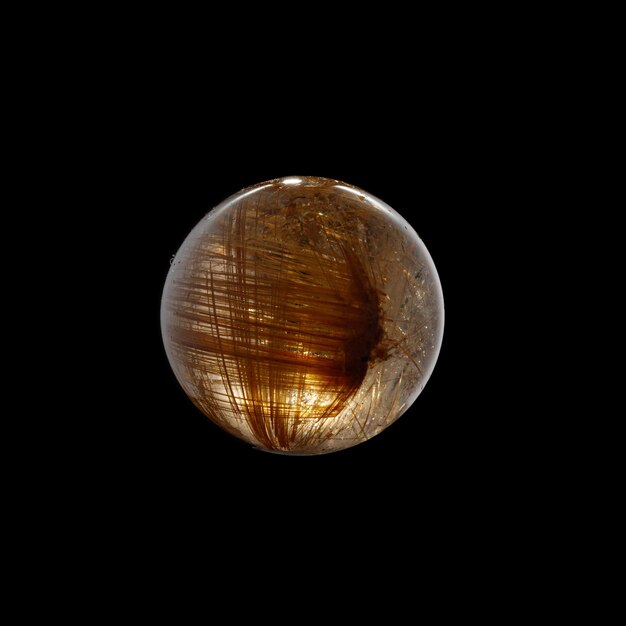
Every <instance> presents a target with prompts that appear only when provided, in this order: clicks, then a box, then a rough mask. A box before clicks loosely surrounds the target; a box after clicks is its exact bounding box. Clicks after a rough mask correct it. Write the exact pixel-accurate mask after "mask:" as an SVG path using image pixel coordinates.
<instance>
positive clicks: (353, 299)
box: [161, 176, 444, 454]
mask: <svg viewBox="0 0 626 626" xmlns="http://www.w3.org/2000/svg"><path fill="white" fill-rule="evenodd" d="M443 317H444V314H443V296H442V292H441V285H440V283H439V278H438V276H437V271H436V269H435V266H434V264H433V261H432V259H431V257H430V255H429V254H428V251H427V250H426V247H425V246H424V244H423V243H422V241H421V240H420V239H419V237H418V236H417V234H416V233H415V231H414V230H413V229H412V228H411V226H410V225H409V224H408V223H407V222H406V221H405V220H404V219H403V218H402V217H401V216H400V215H399V214H398V213H396V212H395V211H394V210H393V209H392V208H391V207H389V206H387V205H386V204H385V203H384V202H382V201H381V200H379V199H377V198H375V197H374V196H372V195H370V194H369V193H367V192H365V191H363V190H362V189H358V188H357V187H353V186H352V185H348V184H346V183H342V182H339V181H337V180H329V179H326V178H314V177H308V176H302V177H290V178H280V179H277V180H272V181H269V182H266V183H261V184H259V185H255V186H254V187H250V188H248V189H244V190H243V191H240V192H239V193H237V194H235V195H234V196H231V197H230V198H228V199H227V200H225V201H224V202H222V204H220V205H219V206H217V207H216V208H214V209H213V210H212V211H211V212H210V213H208V214H207V215H206V216H205V217H204V219H202V220H201V221H200V223H199V224H197V226H196V227H195V228H194V229H193V230H192V231H191V233H190V234H189V236H188V237H187V239H186V240H185V242H184V243H183V245H182V246H181V248H180V250H179V251H178V253H177V254H176V257H175V258H174V260H173V262H172V265H171V268H170V271H169V274H168V276H167V279H166V281H165V288H164V291H163V299H162V303H161V328H162V333H163V341H164V344H165V349H166V352H167V356H168V358H169V362H170V364H171V366H172V369H173V370H174V373H175V374H176V377H177V378H178V381H179V382H180V384H181V385H182V387H183V389H184V390H185V392H186V393H187V395H188V396H189V397H190V398H191V400H192V401H193V402H194V404H195V405H196V406H197V407H198V408H199V409H200V410H201V411H202V412H203V413H204V414H205V415H206V416H207V417H209V418H210V419H211V420H213V421H214V422H215V423H216V424H218V425H219V426H221V427H222V428H224V429H225V430H227V431H228V432H229V433H231V434H233V435H235V436H236V437H239V438H241V439H243V440H244V441H247V442H249V443H250V444H252V445H254V446H256V447H258V448H261V449H264V450H268V451H272V452H283V453H288V454H322V453H326V452H334V451H337V450H342V449H344V448H349V447H351V446H354V445H356V444H358V443H361V442H363V441H366V440H367V439H370V438H371V437H373V436H374V435H376V434H378V433H379V432H381V431H382V430H383V429H385V428H386V427H387V426H389V424H391V423H392V422H394V421H395V420H396V419H398V417H400V415H402V413H404V412H405V411H406V410H407V409H408V408H409V406H411V404H412V403H413V401H414V400H415V399H416V398H417V396H418V395H419V394H420V392H421V391H422V389H423V387H424V385H425V384H426V381H427V380H428V378H429V377H430V375H431V373H432V370H433V367H434V365H435V361H436V360H437V355H438V353H439V348H440V346H441V339H442V334H443Z"/></svg>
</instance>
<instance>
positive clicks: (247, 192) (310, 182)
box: [160, 176, 445, 457]
mask: <svg viewBox="0 0 626 626" xmlns="http://www.w3.org/2000/svg"><path fill="white" fill-rule="evenodd" d="M317 185H323V186H324V187H326V188H333V187H336V188H337V189H338V190H339V193H335V192H334V190H333V189H330V191H331V192H332V193H331V194H330V197H331V198H332V200H331V206H332V205H334V204H335V205H339V206H341V202H342V201H343V200H344V199H345V200H346V201H347V202H348V203H349V204H348V205H349V206H354V203H355V200H356V202H357V203H358V202H363V209H362V210H363V213H364V214H365V215H368V210H369V209H368V206H369V207H371V208H372V209H375V210H374V211H372V213H371V215H372V219H374V220H376V219H378V220H381V219H384V218H382V216H381V212H382V213H384V214H385V215H387V216H388V219H389V222H390V223H395V228H394V232H395V229H396V228H397V229H398V231H399V232H404V233H405V237H409V239H408V240H407V239H404V241H409V240H411V239H413V238H414V239H415V240H416V242H417V243H418V244H419V245H418V248H419V249H420V254H421V258H422V260H423V262H424V266H425V267H426V268H427V271H428V273H429V274H430V294H429V297H431V298H432V300H431V302H433V303H435V309H436V315H433V317H432V319H436V320H437V322H436V329H435V324H433V327H432V329H431V330H430V331H429V332H430V333H431V335H430V341H429V343H428V345H429V349H430V350H431V352H430V354H429V358H428V362H427V363H424V365H425V367H424V369H423V371H422V370H419V368H418V370H419V371H420V377H419V384H418V385H416V386H415V387H414V389H413V393H411V394H410V395H409V396H408V397H406V396H405V397H406V402H405V404H404V406H403V407H402V409H399V407H398V409H399V412H398V413H397V414H396V416H395V418H394V419H393V420H391V421H389V422H387V424H386V425H385V426H383V427H382V428H381V429H380V430H378V431H376V432H372V431H370V432H371V434H370V436H365V437H364V438H363V439H362V440H356V441H354V443H351V444H349V445H347V446H344V447H337V448H334V449H333V448H331V449H324V450H319V451H311V452H299V451H294V452H291V451H289V450H285V449H276V450H273V449H268V448H265V447H263V446H262V445H258V444H255V443H254V442H252V441H250V440H248V439H247V438H246V437H244V436H240V435H234V436H237V437H238V438H239V439H241V440H242V441H244V442H245V443H248V445H250V446H251V447H253V449H255V450H260V451H262V452H268V453H270V454H277V455H280V456H305V457H307V456H308V457H310V456H323V455H327V454H332V453H335V452H341V451H343V450H347V449H350V448H353V447H356V446H358V445H360V444H362V443H365V442H366V441H368V440H369V439H371V438H373V437H375V436H377V435H378V434H380V433H381V432H382V431H383V430H385V429H386V428H387V427H388V426H390V425H391V424H392V423H393V422H395V421H396V420H397V419H398V418H399V417H400V416H401V415H403V414H404V413H406V411H407V410H408V409H409V408H410V407H411V406H412V405H413V404H414V403H415V401H416V400H417V398H418V397H419V396H420V394H421V393H422V392H423V390H424V388H425V386H426V384H427V383H428V382H429V380H430V378H431V376H432V373H433V371H434V369H435V367H436V364H437V361H438V358H439V356H440V353H441V348H442V344H443V335H444V327H445V306H444V296H443V289H442V285H441V278H440V276H439V273H438V271H437V269H436V266H435V263H434V261H433V258H432V255H431V254H430V251H429V250H428V248H427V247H426V245H425V244H424V242H423V241H422V239H421V238H420V236H419V235H418V233H417V232H416V231H415V229H414V228H413V226H412V225H411V224H410V223H409V222H407V220H406V219H405V218H404V217H403V216H402V215H401V214H400V213H398V212H397V211H396V210H395V209H393V208H392V207H391V206H389V205H388V204H386V203H385V202H384V201H383V200H380V199H379V198H377V197H376V196H374V195H372V194H370V193H369V192H366V191H364V190H362V189H360V188H359V187H356V186H354V185H351V184H349V183H345V182H342V181H339V180H337V179H334V178H327V177H315V176H284V177H278V178H273V179H271V180H268V181H265V182H261V183H257V184H254V185H250V186H248V187H246V188H244V189H242V190H241V191H238V192H237V193H235V194H233V195H231V196H230V197H228V198H226V199H225V200H224V201H222V202H221V203H220V204H218V205H216V206H215V207H214V208H212V209H211V210H210V211H209V212H208V213H206V214H205V216H204V217H203V218H202V219H201V220H200V222H198V224H196V226H195V227H194V228H193V229H192V230H191V232H190V233H189V234H188V236H187V237H186V238H185V240H184V241H183V243H182V244H181V246H180V247H179V249H178V251H177V252H176V255H175V256H174V258H173V260H172V262H171V266H170V268H168V272H167V277H166V280H165V284H164V288H163V292H162V294H161V303H160V305H161V306H160V326H161V337H162V341H163V345H164V349H165V352H166V355H167V358H168V361H169V362H170V365H171V367H172V369H173V372H174V375H175V377H176V379H177V380H178V382H179V383H180V384H181V386H182V387H183V389H185V391H186V392H187V395H189V393H190V392H189V391H188V389H187V387H186V385H185V384H184V377H183V376H182V374H181V375H179V371H178V369H177V367H176V358H177V357H175V354H176V355H177V354H178V353H177V352H172V349H171V346H170V342H171V340H172V337H170V336H169V332H168V330H167V325H168V323H169V319H168V313H167V312H166V307H165V303H166V300H167V297H168V295H167V292H168V288H169V287H171V283H172V282H173V283H177V282H178V279H179V274H177V266H178V263H181V264H182V267H183V268H184V266H185V261H186V259H185V255H187V256H189V253H190V249H191V246H190V242H193V240H194V237H197V236H198V235H202V236H204V232H205V230H206V229H207V228H208V229H213V230H215V228H216V226H218V225H219V222H221V221H222V217H223V219H224V220H226V219H228V216H229V215H230V213H229V212H228V211H229V209H230V208H231V207H237V203H238V202H239V201H241V200H242V199H245V202H246V203H247V202H248V201H249V200H250V197H251V196H253V195H254V194H255V193H258V192H261V191H263V189H267V188H270V187H272V186H279V188H280V193H281V194H282V193H284V192H286V193H288V194H289V192H288V188H289V186H293V187H294V188H295V187H298V186H302V187H315V186H317ZM294 191H296V190H295V189H294ZM342 191H343V192H345V193H341V192H342ZM306 193H308V194H313V192H312V191H311V190H308V191H307V192H306ZM347 194H351V195H352V196H354V198H350V199H349V200H348V195H347ZM268 198H272V194H271V193H270V194H262V196H260V201H261V202H262V203H263V202H266V201H267V199H268ZM253 202H256V203H257V204H258V202H259V200H257V199H255V200H253ZM269 204H272V203H271V202H270V203H268V206H269ZM278 206H281V205H278ZM236 210H238V209H236ZM316 210H317V209H316ZM321 210H324V209H321ZM359 210H360V209H359ZM224 211H225V212H226V213H223V212H224ZM376 213H378V217H374V215H375V214H376ZM315 215H320V216H323V215H325V213H319V214H315ZM332 215H334V214H332ZM357 215H360V213H357ZM212 217H215V218H216V221H215V222H213V221H212V220H210V221H208V222H207V220H208V219H209V218H212ZM316 219H317V218H316ZM359 219H361V218H360V217H359ZM218 227H219V226H218ZM311 232H312V234H313V236H315V232H314V231H311ZM306 234H307V235H308V234H309V232H308V231H306ZM398 236H399V235H398ZM333 241H334V240H333ZM385 258H386V257H385ZM416 258H417V257H416ZM407 263H408V261H407ZM404 267H410V263H409V264H408V265H405V266H404ZM392 275H393V272H392ZM416 278H417V275H416ZM211 284H213V283H211ZM175 289H178V290H180V283H178V285H177V286H176V288H175ZM251 293H252V292H251ZM396 301H397V300H396ZM405 302H406V300H405ZM248 310H249V311H254V310H255V308H254V307H253V308H251V309H248ZM292 313H293V312H292ZM429 325H430V324H429ZM426 328H428V326H427V327H426ZM214 354H216V352H214ZM407 355H408V353H407ZM408 358H411V357H410V356H408ZM415 358H417V357H415ZM344 369H345V365H344ZM411 396H413V397H411ZM189 397H190V398H191V396H189ZM194 404H196V402H195V401H194ZM324 406H325V405H324ZM201 410H202V411H203V412H205V414H207V413H206V411H205V410H204V409H201ZM372 414H373V413H372ZM207 417H208V414H207ZM381 419H382V418H381ZM212 421H215V420H212ZM218 426H220V424H218ZM222 427H223V426H222ZM231 434H234V433H231ZM335 434H336V433H335ZM282 445H284V442H283V444H282Z"/></svg>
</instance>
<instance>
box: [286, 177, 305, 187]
mask: <svg viewBox="0 0 626 626" xmlns="http://www.w3.org/2000/svg"><path fill="white" fill-rule="evenodd" d="M301 182H302V179H301V178H283V185H297V184H299V183H301Z"/></svg>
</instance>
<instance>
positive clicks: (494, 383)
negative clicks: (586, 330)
mask: <svg viewBox="0 0 626 626" xmlns="http://www.w3.org/2000/svg"><path fill="white" fill-rule="evenodd" d="M457 78H458V79H457V80H456V81H452V82H450V80H449V76H447V77H446V76H445V75H444V76H442V75H437V74H435V73H433V75H430V76H429V75H424V74H422V75H421V77H420V80H421V81H422V83H423V84H422V87H421V89H419V90H417V91H415V90H413V89H412V86H411V85H409V86H408V88H407V84H406V81H404V82H400V83H396V82H394V81H386V82H380V83H378V84H377V85H376V89H373V87H372V86H371V85H370V84H369V83H363V82H361V83H360V85H361V86H360V87H358V84H359V81H358V80H356V84H355V81H354V80H351V79H350V77H343V76H342V75H341V73H339V74H337V75H336V76H335V79H334V80H333V81H332V82H325V81H324V80H322V78H315V77H309V79H307V80H302V81H290V82H287V83H285V82H284V81H281V80H280V77H277V76H276V75H275V74H272V76H270V77H269V78H268V76H264V75H261V76H260V77H259V81H258V83H256V82H254V81H253V80H252V78H251V77H250V76H245V77H244V76H242V77H241V80H240V81H235V83H238V84H231V83H230V82H228V81H223V82H222V81H219V80H217V79H216V80H214V81H213V82H211V83H210V84H209V85H208V86H207V85H206V84H201V85H200V84H199V83H198V81H195V80H192V79H191V78H190V77H189V76H188V75H185V76H184V77H183V78H181V77H180V76H179V75H178V74H177V72H175V71H173V70H170V71H166V72H165V74H154V75H152V76H147V77H146V76H145V75H144V74H141V73H139V74H137V75H134V74H133V76H132V78H128V83H129V84H128V85H127V87H126V88H125V92H124V93H125V99H124V101H123V106H122V105H120V106H119V107H117V108H114V109H112V113H111V114H110V115H107V116H105V117H103V118H101V120H100V121H101V128H100V136H101V141H102V145H103V147H104V153H105V154H106V155H107V156H109V155H110V158H107V159H106V160H105V161H106V162H105V165H104V167H103V169H102V171H101V172H100V175H101V176H102V175H103V177H104V181H105V182H104V184H103V189H104V192H103V199H104V205H105V206H104V207H103V213H102V215H103V216H104V217H103V225H104V226H105V228H103V232H102V233H101V234H102V237H103V238H104V239H106V244H105V245H104V246H103V247H102V252H101V255H102V261H103V265H104V274H103V276H104V278H103V283H102V293H104V294H113V296H112V297H103V298H102V301H103V303H102V305H101V309H102V310H103V312H104V314H105V317H106V318H107V322H106V324H105V326H106V328H107V329H109V330H110V331H112V332H110V333H105V334H103V339H104V337H105V336H106V339H105V340H104V343H105V345H103V347H102V350H103V352H104V353H105V354H107V356H108V357H110V361H108V362H110V363H111V365H110V366H109V367H108V368H107V374H106V377H105V379H106V380H105V384H106V393H105V394H101V395H100V399H99V401H98V402H99V403H100V404H101V405H102V406H98V407H96V409H97V410H103V412H104V413H105V414H106V418H103V420H102V422H101V423H100V424H99V428H100V429H101V434H102V436H103V439H105V440H106V441H107V460H106V462H105V463H104V466H103V468H102V470H101V471H102V473H103V476H104V477H105V482H106V483H107V484H108V485H110V486H109V487H107V488H110V489H111V490H112V492H113V493H114V494H115V497H116V498H117V499H118V500H119V502H120V503H123V504H122V505H121V507H122V508H121V509H120V510H125V509H124V507H125V506H128V507H130V510H132V511H135V512H136V513H137V512H140V515H139V517H140V519H142V520H145V519H146V518H147V517H149V518H154V519H159V520H171V521H175V520H178V521H179V522H181V523H182V524H183V525H184V524H188V523H189V524H194V523H196V522H198V523H201V524H206V525H207V527H209V526H210V527H211V528H214V529H215V528H221V529H226V528H232V527H233V526H237V525H239V524H244V523H247V522H246V521H245V520H248V521H249V519H250V516H253V517H255V519H257V521H259V520H263V519H265V518H268V519H271V520H275V521H276V520H278V521H280V520H283V521H285V520H288V519H291V520H292V521H293V520H294V519H296V520H305V519H306V520H307V522H306V523H307V524H312V525H313V526H315V525H316V524H319V525H322V526H323V527H324V528H328V525H329V524H330V525H331V527H332V528H336V529H337V531H338V532H339V528H343V529H345V528H346V525H349V526H355V527H358V528H359V529H360V530H363V529H364V528H371V532H372V533H374V535H377V536H378V534H380V533H383V532H384V533H389V530H390V529H391V528H393V527H397V526H402V527H405V528H408V527H410V525H411V524H413V523H417V522H418V521H420V520H421V521H423V520H427V521H428V523H429V524H430V525H431V527H433V528H434V527H435V526H439V525H441V527H442V528H445V527H447V526H450V528H452V527H453V526H454V525H455V524H456V523H457V521H458V519H459V517H460V516H464V517H467V516H470V517H471V515H472V511H474V510H476V511H483V512H484V510H485V507H496V508H498V509H499V508H500V507H501V506H504V502H505V500H506V498H507V494H509V493H510V492H511V489H512V485H514V484H516V482H517V481H518V479H519V476H520V472H523V471H524V470H523V468H520V467H518V466H517V465H516V463H515V461H514V459H515V458H517V456H518V455H519V452H520V444H519V440H520V437H519V435H520V433H521V430H522V429H523V428H522V425H521V422H520V421H518V420H516V419H511V417H510V416H511V414H512V413H514V412H515V411H516V402H517V400H516V396H515V395H512V394H510V393H509V387H510V381H511V379H512V376H511V374H510V371H509V366H508V365H507V364H506V363H508V361H509V359H508V357H509V356H510V355H511V354H512V353H514V350H516V349H518V346H517V345H516V340H515V339H512V338H511V336H510V332H509V331H510V330H511V328H510V327H509V322H508V321H507V320H508V315H509V313H510V312H511V311H512V310H513V309H514V303H512V302H511V300H510V299H509V297H508V296H507V295H506V293H507V284H508V276H509V267H508V266H507V262H505V261H503V259H504V258H505V253H506V252H507V248H509V247H510V246H511V245H512V244H511V241H510V238H509V237H508V236H507V233H508V232H510V231H511V229H512V228H513V226H512V224H515V223H516V216H518V215H521V214H522V211H523V203H522V199H521V190H520V189H521V188H520V187H519V183H518V182H517V181H514V180H512V170H513V169H514V167H513V166H512V163H511V158H512V157H511V150H510V146H511V145H514V144H515V143H516V142H518V141H519V128H514V127H513V124H512V122H511V120H510V119H509V116H510V115H511V113H510V111H509V110H508V109H507V107H506V106H501V107H499V108H498V109H497V108H495V107H494V98H495V97H496V96H497V97H499V98H500V99H501V98H502V92H501V89H499V90H498V94H494V92H493V89H491V86H490V85H488V84H486V83H485V85H484V86H483V88H482V89H483V90H482V92H481V90H480V88H479V80H480V79H479V78H478V77H476V76H473V75H472V74H471V73H470V72H469V71H460V72H459V76H458V77H457ZM464 81H465V82H464ZM403 86H404V89H403ZM464 86H465V87H464ZM477 93H480V94H481V96H480V97H479V98H476V97H474V95H475V94H477ZM472 94H474V95H472ZM427 96H428V97H427ZM292 175H293V176H297V175H314V176H324V177H329V178H336V179H339V180H342V181H345V182H347V183H350V184H353V185H356V186H358V187H361V188H363V189H365V190H366V191H368V192H370V193H372V194H374V195H375V196H377V197H379V198H381V199H383V200H384V201H385V202H387V203H388V204H389V205H391V206H392V207H393V208H395V209H396V210H397V211H398V212H399V213H400V214H401V215H402V216H403V217H404V218H405V219H406V220H407V221H408V222H409V223H411V224H412V226H413V227H414V229H415V230H416V232H417V233H418V234H419V236H420V237H421V238H422V240H423V241H424V242H425V244H426V246H427V247H428V249H429V251H430V253H431V255H432V257H433V259H434V262H435V264H436V267H437V269H438V272H439V275H440V278H441V283H442V287H443V293H444V300H445V311H446V313H445V317H446V322H445V330H444V337H443V345H442V350H441V354H440V357H439V360H438V363H437V365H436V367H435V370H434V373H433V375H432V377H431V379H430V381H429V382H428V384H427V386H426V388H425V389H424V391H423V392H422V394H421V395H420V396H419V397H418V399H417V401H416V402H415V403H414V405H413V406H412V407H411V408H410V409H409V410H408V411H407V412H406V413H405V414H404V415H403V416H402V417H401V418H400V419H399V420H398V421H397V422H396V423H395V424H393V425H392V426H390V427H389V428H388V429H386V430H385V431H384V432H382V433H381V434H380V435H378V436H377V437H375V438H373V439H372V440H370V441H368V442H366V443H363V444H361V445H359V446H356V447H354V448H352V449H349V450H345V451H342V452H339V453H334V454H330V455H323V456H318V457H287V456H278V455H272V454H268V453H265V452H261V451H258V450H255V449H253V448H251V447H250V446H249V445H247V444H245V443H243V442H241V441H239V440H236V439H234V438H232V437H231V436H229V435H227V434H225V433H224V432H222V431H221V430H220V429H219V428H217V427H216V426H215V425H213V424H212V423H211V422H210V421H209V420H208V419H207V418H206V417H205V416H204V415H202V414H201V413H200V412H199V411H198V410H197V409H196V408H195V407H194V406H193V405H192V403H191V402H190V401H189V400H188V398H187V397H186V395H185V394H184V392H183V391H182V389H181V388H180V386H179V385H178V383H177V381H176V379H175V377H174V375H173V373H172V371H171V369H170V367H169V364H168V362H167V358H166V356H165V352H164V349H163V345H162V341H161V334H160V325H159V310H160V298H161V291H162V288H163V284H164V281H165V277H166V275H167V271H168V269H169V262H170V259H171V257H172V256H173V255H174V254H175V253H176V251H177V249H178V247H179V246H180V245H181V243H182V242H183V240H184V238H185V237H186V236H187V234H188V233H189V231H190V230H191V229H192V228H193V226H194V225H195V224H196V223H197V222H198V221H199V220H200V219H201V218H202V217H203V216H204V215H205V214H206V213H207V212H208V211H209V210H210V209H211V208H212V207H214V206H215V205H217V204H218V203H219V202H221V201H222V200H224V199H225V198H227V197H228V196H230V195H231V194H233V193H235V192H237V191H238V190H240V189H242V188H244V187H246V186H248V185H253V184H256V183H259V182H262V181H265V180H269V179H272V178H276V177H280V176H292ZM108 183H110V184H108ZM512 190H513V191H512ZM99 296H100V294H98V297H99ZM504 356H506V357H507V359H506V361H505V360H504V359H503V357H504ZM96 436H98V435H96ZM94 445H95V444H94ZM86 453H87V454H89V447H87V448H86ZM298 523H299V522H298ZM303 523H304V521H303ZM297 526H298V524H296V527H297ZM292 527H293V524H292ZM383 528H384V529H385V530H384V531H383ZM364 532H365V531H364ZM367 532H369V531H367Z"/></svg>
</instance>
